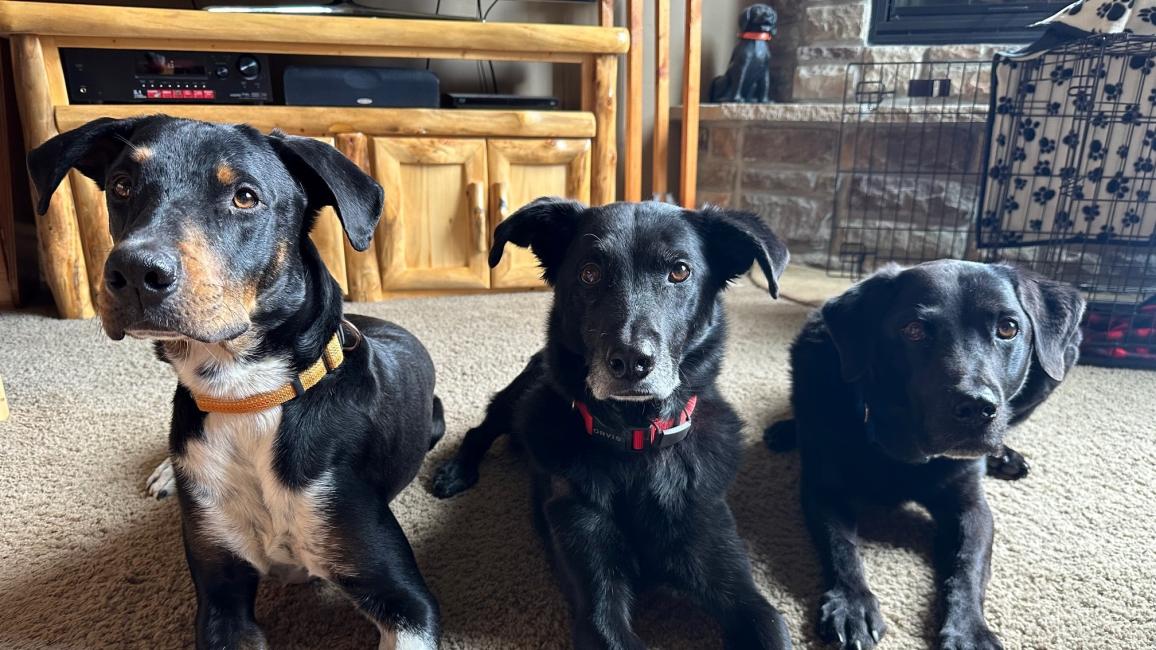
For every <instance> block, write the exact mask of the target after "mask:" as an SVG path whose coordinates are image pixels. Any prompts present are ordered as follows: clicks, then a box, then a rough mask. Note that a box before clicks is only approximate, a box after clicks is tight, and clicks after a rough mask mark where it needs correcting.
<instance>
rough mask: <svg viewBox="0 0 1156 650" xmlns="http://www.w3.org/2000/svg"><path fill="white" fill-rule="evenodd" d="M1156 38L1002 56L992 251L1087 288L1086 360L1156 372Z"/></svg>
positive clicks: (1098, 39)
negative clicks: (1030, 55) (1155, 199)
mask: <svg viewBox="0 0 1156 650" xmlns="http://www.w3.org/2000/svg"><path fill="white" fill-rule="evenodd" d="M1154 70H1156V37H1152V36H1134V35H1129V34H1115V35H1102V36H1093V37H1090V38H1085V39H1082V40H1080V41H1077V42H1074V43H1070V44H1067V45H1062V46H1059V47H1055V48H1051V49H1048V50H1047V51H1045V52H1043V53H1041V54H1039V55H1037V56H1034V57H1033V58H1023V57H1017V58H1010V57H999V58H997V60H996V65H995V74H994V77H995V79H996V88H995V89H994V95H995V101H994V103H993V105H994V108H993V114H992V129H991V140H990V142H989V145H988V146H989V156H988V170H987V174H988V181H987V183H986V184H985V193H984V195H983V197H982V198H981V205H980V213H979V214H980V216H979V223H978V226H977V229H976V238H977V246H978V248H979V249H980V250H982V251H985V252H988V251H990V252H991V253H992V254H994V255H997V256H998V257H999V258H1000V259H1005V260H1009V261H1013V262H1015V263H1017V264H1019V265H1022V266H1028V267H1031V268H1034V269H1035V270H1037V271H1039V272H1040V273H1043V274H1044V275H1047V276H1048V277H1051V278H1054V279H1057V280H1061V281H1064V282H1068V283H1071V284H1073V285H1075V286H1077V287H1080V288H1081V289H1082V290H1083V291H1084V292H1085V294H1086V296H1087V298H1088V317H1087V321H1086V323H1085V327H1084V339H1085V340H1084V347H1083V355H1084V358H1085V359H1086V360H1088V361H1093V362H1099V363H1105V364H1109V365H1124V366H1137V367H1156V205H1154V204H1153V203H1152V195H1153V192H1156V74H1152V72H1153V71H1154Z"/></svg>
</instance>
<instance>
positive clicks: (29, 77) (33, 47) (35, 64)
mask: <svg viewBox="0 0 1156 650" xmlns="http://www.w3.org/2000/svg"><path fill="white" fill-rule="evenodd" d="M53 55H55V46H53ZM45 58H46V57H45V51H44V47H43V45H42V43H41V39H40V38H39V37H36V36H29V35H24V34H15V35H13V36H12V68H13V77H14V78H15V80H16V100H17V103H18V104H19V107H20V116H21V121H22V122H23V124H24V142H25V145H26V146H27V147H28V148H29V149H30V150H31V149H32V148H35V147H37V146H40V145H41V144H42V143H44V142H45V141H46V140H48V139H49V138H52V137H53V136H55V135H56V134H57V132H56V123H55V120H54V118H53V110H52V107H53V106H54V102H53V97H52V93H51V91H50V88H49V72H48V70H47V68H46V65H45ZM74 205H75V204H74V203H73V196H72V188H71V187H70V186H69V184H67V183H65V184H61V186H60V187H59V188H58V189H57V191H56V193H55V194H54V195H53V197H52V201H51V203H50V204H49V206H48V211H47V212H46V213H45V214H43V215H37V217H36V230H37V234H38V236H39V240H40V260H41V267H42V268H43V269H44V279H45V281H46V282H47V283H48V286H49V287H50V288H51V289H52V296H53V298H54V299H55V300H56V307H57V309H58V310H59V312H60V315H61V316H63V317H64V318H92V316H93V315H94V313H95V312H94V311H93V308H92V297H91V294H90V293H89V286H88V275H87V271H86V268H85V263H84V250H83V247H82V246H81V243H80V231H79V227H78V225H77V218H76V209H75V207H74Z"/></svg>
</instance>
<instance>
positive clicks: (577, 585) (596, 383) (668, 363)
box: [433, 199, 791, 649]
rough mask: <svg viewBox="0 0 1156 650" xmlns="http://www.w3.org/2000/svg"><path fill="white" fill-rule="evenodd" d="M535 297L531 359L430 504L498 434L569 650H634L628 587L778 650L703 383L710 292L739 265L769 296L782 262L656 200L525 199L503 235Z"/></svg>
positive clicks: (728, 215) (710, 360)
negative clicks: (522, 485)
mask: <svg viewBox="0 0 1156 650" xmlns="http://www.w3.org/2000/svg"><path fill="white" fill-rule="evenodd" d="M494 242H495V243H494V248H493V251H492V252H491V254H490V265H491V266H493V265H496V264H497V263H498V261H499V260H500V259H501V257H502V252H503V248H504V246H505V244H506V243H507V242H511V243H513V244H515V245H517V246H522V247H528V248H530V249H531V250H532V251H533V252H534V254H535V255H536V256H537V257H538V260H539V261H540V263H541V266H542V269H543V276H544V278H545V279H546V281H547V282H548V283H549V284H550V285H551V286H552V287H553V290H554V302H553V306H552V307H551V310H550V316H549V323H548V326H547V337H546V344H545V347H544V349H543V350H541V351H540V352H538V353H537V354H535V355H534V356H533V357H532V358H531V360H530V362H529V364H528V365H527V366H526V368H525V369H524V370H523V371H522V372H521V374H520V375H518V377H517V378H516V379H515V380H514V381H513V382H512V383H511V384H510V385H509V386H508V387H506V388H505V389H503V390H502V391H501V392H499V393H498V394H497V395H496V396H495V397H494V399H493V401H492V402H491V403H490V405H489V407H488V409H487V413H486V417H485V419H484V421H483V422H482V423H481V424H480V425H479V426H478V427H476V428H474V429H471V430H470V431H469V432H467V434H466V437H465V440H464V441H463V442H462V445H461V447H460V448H459V450H458V451H457V454H456V456H455V457H454V458H453V459H452V460H450V461H448V462H447V463H446V464H445V465H443V466H442V467H441V468H440V469H439V470H438V472H437V475H436V477H435V481H434V483H433V493H434V494H435V495H436V496H438V497H442V498H446V497H450V496H453V495H455V494H457V493H459V492H461V491H463V490H465V489H467V488H469V487H470V486H471V485H473V484H474V483H475V482H476V481H477V480H478V467H479V465H480V464H481V461H482V457H483V456H484V455H485V453H486V450H487V449H488V448H489V447H490V445H491V444H492V443H493V442H494V440H495V439H496V438H497V437H498V436H500V435H502V434H505V433H511V434H512V435H513V436H514V439H515V440H516V441H517V442H518V443H519V444H520V445H521V446H522V447H524V448H525V449H526V450H527V451H528V453H529V457H530V466H531V468H532V469H531V471H532V475H533V485H534V488H533V495H532V497H533V514H534V519H535V522H536V525H537V528H538V530H539V533H540V534H541V535H542V538H543V540H544V543H545V545H546V547H547V549H548V552H549V554H550V556H551V558H552V561H553V563H554V565H555V566H556V568H557V570H558V571H557V573H558V575H559V576H560V579H561V583H562V585H561V586H562V590H563V591H564V592H565V595H566V598H567V601H568V603H569V607H570V611H571V616H572V622H573V625H572V633H573V643H574V646H575V647H577V648H643V647H645V646H644V645H643V642H642V640H641V639H640V638H639V637H638V636H637V635H636V634H635V632H634V630H633V626H632V614H633V611H634V607H635V603H636V598H637V597H639V596H641V595H642V593H643V591H644V590H647V589H650V588H653V587H656V586H659V585H667V586H671V587H674V588H676V589H678V590H681V591H682V592H684V593H687V594H689V595H690V596H691V597H692V598H693V599H694V600H695V601H697V602H698V603H699V604H700V605H702V606H703V607H704V608H706V609H707V610H708V611H709V612H710V613H711V614H713V616H714V617H715V618H716V619H717V620H718V621H719V623H720V625H721V627H722V629H723V634H724V636H725V639H726V647H728V648H736V649H738V648H744V649H747V648H750V649H755V648H776V649H781V648H789V647H791V642H790V639H789V637H788V633H787V630H786V626H785V624H784V622H783V619H782V617H781V616H780V615H779V613H778V611H776V610H775V609H774V608H773V607H772V606H771V605H770V604H769V603H767V601H766V599H764V598H763V596H762V595H760V594H759V591H758V589H757V588H756V587H755V583H754V580H753V578H752V576H751V568H750V563H749V560H748V558H747V554H746V550H745V548H744V546H743V542H742V540H741V539H740V538H739V536H738V533H737V531H736V530H735V522H734V518H733V517H732V515H731V511H730V508H729V507H728V505H727V502H726V491H727V488H728V486H729V485H730V483H731V481H732V480H733V479H734V477H735V473H736V471H737V469H738V464H739V456H740V453H741V445H740V433H741V429H742V426H743V423H742V421H741V420H740V419H739V417H738V415H737V414H736V413H735V411H734V409H732V408H731V406H730V405H729V404H728V403H727V402H726V400H725V399H724V398H723V397H722V395H721V394H720V393H719V391H718V387H717V385H716V382H717V377H718V373H719V367H720V364H721V363H722V356H723V348H724V339H725V332H726V322H725V315H724V313H723V305H722V301H721V296H720V294H721V292H722V291H723V289H724V288H725V287H726V286H727V283H728V282H729V281H730V280H732V279H734V278H736V277H738V276H739V275H741V274H743V273H746V272H747V270H748V269H749V268H750V267H751V265H752V263H753V262H755V261H757V262H758V263H759V265H760V266H761V267H762V269H763V271H764V272H765V273H766V275H767V277H768V278H770V291H771V294H772V295H774V296H777V292H778V278H779V276H780V274H781V273H782V271H783V269H784V267H785V265H786V263H787V257H788V254H787V249H786V247H785V246H784V245H783V244H782V243H781V242H780V241H779V240H778V238H776V237H775V235H774V234H773V233H772V232H771V231H770V229H769V228H768V227H767V226H766V225H765V224H764V223H763V221H762V220H761V219H760V218H759V217H758V216H756V215H753V214H746V213H739V212H727V211H723V210H719V209H716V208H707V209H704V210H702V211H692V210H683V209H681V208H677V207H675V206H672V205H668V204H664V203H615V204H611V205H607V206H604V207H597V208H587V207H584V206H582V205H581V204H579V203H575V202H573V201H566V200H560V199H541V200H538V201H536V202H534V203H531V204H530V205H528V206H526V207H524V208H522V209H521V210H519V211H518V212H516V213H515V214H513V215H512V216H510V217H509V218H508V219H506V220H505V221H503V222H502V223H501V224H500V225H499V226H498V227H497V229H496V230H495V233H494Z"/></svg>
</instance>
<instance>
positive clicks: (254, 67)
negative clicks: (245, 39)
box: [237, 54, 261, 81]
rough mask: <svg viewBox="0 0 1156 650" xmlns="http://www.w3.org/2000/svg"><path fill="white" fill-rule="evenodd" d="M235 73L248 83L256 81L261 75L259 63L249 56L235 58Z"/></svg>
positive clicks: (255, 58)
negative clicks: (248, 81) (238, 73)
mask: <svg viewBox="0 0 1156 650" xmlns="http://www.w3.org/2000/svg"><path fill="white" fill-rule="evenodd" d="M237 72H240V73H241V76H242V77H244V78H245V79H249V80H250V81H251V80H253V79H256V78H257V77H258V76H259V75H260V74H261V62H260V61H258V60H257V57H255V56H253V55H251V54H242V55H241V56H239V57H237Z"/></svg>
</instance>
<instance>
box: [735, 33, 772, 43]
mask: <svg viewBox="0 0 1156 650" xmlns="http://www.w3.org/2000/svg"><path fill="white" fill-rule="evenodd" d="M739 38H741V39H743V40H744V41H769V40H771V38H773V37H772V36H771V33H770V32H739Z"/></svg>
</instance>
